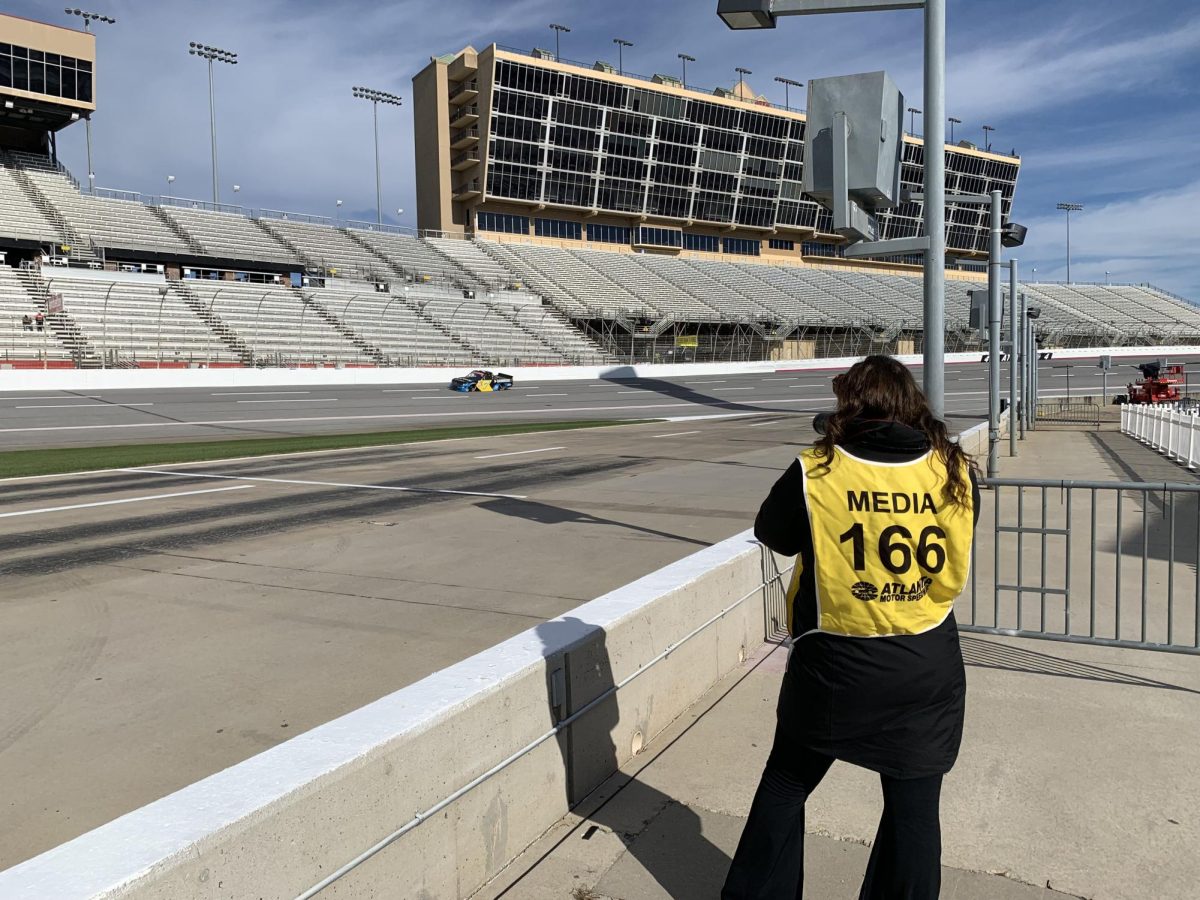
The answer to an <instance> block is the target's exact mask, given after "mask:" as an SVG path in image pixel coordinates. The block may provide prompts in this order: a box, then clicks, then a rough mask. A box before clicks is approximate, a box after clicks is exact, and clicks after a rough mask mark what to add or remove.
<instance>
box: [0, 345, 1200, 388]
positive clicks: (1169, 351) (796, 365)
mask: <svg viewBox="0 0 1200 900" xmlns="http://www.w3.org/2000/svg"><path fill="white" fill-rule="evenodd" d="M1102 354H1108V355H1112V356H1116V357H1122V356H1137V357H1156V358H1157V357H1162V356H1167V357H1170V356H1182V355H1185V354H1200V347H1122V348H1119V349H1116V350H1109V349H1079V350H1055V351H1053V358H1054V359H1064V360H1083V359H1091V358H1096V357H1098V356H1100V355H1102ZM861 358H862V357H838V358H832V359H812V360H793V361H781V362H753V363H695V364H691V365H677V364H667V363H647V364H637V365H621V364H616V365H608V366H530V367H515V368H511V369H506V370H505V371H507V372H509V374H511V375H513V376H514V377H515V378H517V379H518V380H519V381H521V382H541V381H565V380H569V379H586V378H681V377H687V376H692V375H717V374H730V373H733V374H737V373H754V372H803V371H813V370H818V371H819V370H822V369H846V368H849V367H850V366H851V365H853V364H854V363H855V362H857V361H858V360H859V359H861ZM898 358H899V359H900V360H901V361H902V362H904V363H906V364H908V365H916V364H919V363H920V362H921V357H920V356H919V355H907V356H900V357H898ZM983 358H984V356H983V355H981V354H979V353H950V354H947V356H946V362H947V364H949V365H955V364H966V363H978V362H980V360H981V359H983ZM466 371H467V369H466V367H465V366H458V367H455V368H415V369H379V368H353V369H246V368H219V369H48V370H42V369H8V370H3V369H0V391H48V390H49V391H99V390H107V391H112V390H122V389H135V388H136V389H157V388H214V387H278V386H304V385H342V384H347V385H353V384H443V383H447V382H449V380H450V379H451V378H453V377H455V376H457V375H462V374H463V373H464V372H466Z"/></svg>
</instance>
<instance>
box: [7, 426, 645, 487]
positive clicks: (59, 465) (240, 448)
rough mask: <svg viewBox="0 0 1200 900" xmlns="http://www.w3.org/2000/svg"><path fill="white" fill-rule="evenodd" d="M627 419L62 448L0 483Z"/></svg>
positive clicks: (29, 457)
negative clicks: (16, 479) (37, 476)
mask: <svg viewBox="0 0 1200 900" xmlns="http://www.w3.org/2000/svg"><path fill="white" fill-rule="evenodd" d="M637 424H641V422H640V421H630V420H628V419H596V420H584V421H579V422H537V423H530V424H514V425H468V426H462V427H456V428H413V429H408V430H405V431H369V432H359V433H356V434H314V435H300V436H296V437H280V438H239V439H237V440H231V441H183V442H178V443H169V444H115V445H110V446H103V447H64V448H61V449H49V450H10V451H8V452H6V453H0V478H19V477H25V476H30V475H59V474H62V473H64V472H86V471H94V470H97V469H117V468H127V467H131V466H153V465H162V464H164V463H184V462H207V461H209V460H220V459H235V458H238V457H243V456H268V455H273V454H277V453H305V452H308V451H312V450H345V449H353V448H355V447H386V446H390V445H392V444H416V443H423V442H426V441H444V440H452V439H455V438H476V437H493V436H497V435H507V434H535V433H538V432H545V431H572V430H574V429H577V428H604V427H607V426H611V425H637Z"/></svg>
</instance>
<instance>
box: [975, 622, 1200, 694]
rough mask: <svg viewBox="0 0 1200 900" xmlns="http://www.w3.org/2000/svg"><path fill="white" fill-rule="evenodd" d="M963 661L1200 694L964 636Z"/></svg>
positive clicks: (1187, 689) (992, 666)
mask: <svg viewBox="0 0 1200 900" xmlns="http://www.w3.org/2000/svg"><path fill="white" fill-rule="evenodd" d="M960 641H961V642H962V651H963V660H964V661H965V662H966V664H967V665H968V666H977V667H979V668H982V669H1003V670H1005V671H1009V672H1025V673H1028V674H1031V675H1053V676H1056V677H1058V678H1080V679H1084V680H1086V681H1102V682H1106V683H1108V684H1126V685H1130V686H1133V687H1149V688H1160V689H1162V690H1168V691H1184V692H1186V693H1189V694H1200V691H1197V690H1194V689H1193V688H1189V687H1183V686H1182V685H1178V684H1170V683H1169V682H1166V681H1155V680H1153V679H1151V678H1143V677H1141V676H1140V675H1130V674H1129V673H1127V672H1120V671H1117V670H1116V669H1106V668H1104V667H1103V666H1095V665H1092V664H1091V663H1084V662H1078V661H1076V660H1073V659H1064V658H1062V657H1061V656H1054V655H1052V654H1049V653H1039V652H1038V651H1036V650H1029V649H1026V648H1024V647H1012V646H1009V645H1007V644H1000V643H997V642H995V641H988V640H983V639H982V638H977V637H971V636H969V635H966V634H963V635H962V636H961V637H960Z"/></svg>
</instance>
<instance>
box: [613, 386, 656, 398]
mask: <svg viewBox="0 0 1200 900" xmlns="http://www.w3.org/2000/svg"><path fill="white" fill-rule="evenodd" d="M656 393H658V392H657V391H655V390H654V389H653V388H640V389H638V390H636V391H617V396H618V397H619V396H620V395H621V394H656Z"/></svg>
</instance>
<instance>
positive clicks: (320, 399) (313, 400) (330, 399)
mask: <svg viewBox="0 0 1200 900" xmlns="http://www.w3.org/2000/svg"><path fill="white" fill-rule="evenodd" d="M236 402H238V403H337V402H338V398H337V397H311V398H309V399H307V400H238V401H236Z"/></svg>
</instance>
